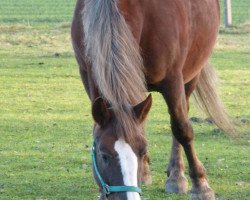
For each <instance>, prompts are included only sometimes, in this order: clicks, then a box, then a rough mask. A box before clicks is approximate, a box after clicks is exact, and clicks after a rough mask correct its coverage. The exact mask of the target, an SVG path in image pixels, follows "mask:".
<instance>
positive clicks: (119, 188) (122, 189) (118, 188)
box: [92, 143, 142, 196]
mask: <svg viewBox="0 0 250 200" xmlns="http://www.w3.org/2000/svg"><path fill="white" fill-rule="evenodd" d="M92 162H93V166H94V170H95V173H96V175H97V177H98V179H99V181H100V183H101V186H102V192H103V193H104V194H105V195H106V196H108V195H109V194H110V193H115V192H138V193H139V194H141V192H142V191H141V188H139V187H135V186H109V185H108V184H106V183H105V182H104V180H103V179H102V176H101V174H100V173H99V170H98V167H97V163H96V156H95V143H94V144H93V146H92Z"/></svg>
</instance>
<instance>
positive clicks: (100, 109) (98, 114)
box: [92, 97, 112, 127]
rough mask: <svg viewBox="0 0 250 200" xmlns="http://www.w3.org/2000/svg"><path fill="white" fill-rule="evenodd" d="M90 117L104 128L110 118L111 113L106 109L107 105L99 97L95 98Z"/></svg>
mask: <svg viewBox="0 0 250 200" xmlns="http://www.w3.org/2000/svg"><path fill="white" fill-rule="evenodd" d="M92 115H93V118H94V120H95V122H96V123H97V124H99V125H100V126H101V127H103V126H105V125H106V124H107V123H108V122H109V120H110V119H111V116H112V111H110V110H109V109H108V106H107V103H106V102H105V100H104V99H103V98H101V97H99V98H97V99H96V100H95V101H94V103H93V105H92Z"/></svg>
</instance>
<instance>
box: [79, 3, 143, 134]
mask: <svg viewBox="0 0 250 200" xmlns="http://www.w3.org/2000/svg"><path fill="white" fill-rule="evenodd" d="M83 25H84V36H85V47H86V56H87V57H88V59H89V62H90V63H91V64H92V74H93V79H94V81H95V84H96V86H97V88H98V90H99V93H100V95H101V96H102V97H103V98H104V99H106V100H107V101H108V102H109V103H110V104H111V106H112V108H113V110H114V113H115V115H116V116H117V118H118V119H120V122H121V123H123V124H122V125H121V126H123V127H125V126H126V131H127V132H129V130H128V129H129V128H130V127H131V126H133V124H131V123H133V122H132V121H131V120H130V119H131V115H130V114H129V113H131V108H132V105H135V104H138V103H140V102H142V101H143V100H145V98H146V94H145V91H146V86H145V85H146V84H145V76H144V72H143V63H142V58H141V55H140V52H139V46H138V44H137V43H136V41H135V39H134V37H133V35H132V33H131V30H130V29H129V27H128V25H127V23H126V21H125V19H124V17H123V16H122V15H121V14H120V12H119V9H118V0H85V7H84V10H83ZM131 131H132V130H131ZM131 134H132V133H131Z"/></svg>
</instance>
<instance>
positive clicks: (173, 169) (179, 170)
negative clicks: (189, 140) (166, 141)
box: [165, 137, 188, 193]
mask: <svg viewBox="0 0 250 200" xmlns="http://www.w3.org/2000/svg"><path fill="white" fill-rule="evenodd" d="M167 175H168V179H167V182H166V186H165V191H166V192H168V193H186V192H187V190H188V181H187V178H186V177H185V175H184V162H183V158H182V146H181V144H180V143H179V142H178V141H177V140H176V139H175V137H173V143H172V151H171V157H170V161H169V164H168V167H167Z"/></svg>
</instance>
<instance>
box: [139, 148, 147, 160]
mask: <svg viewBox="0 0 250 200" xmlns="http://www.w3.org/2000/svg"><path fill="white" fill-rule="evenodd" d="M146 154H147V148H145V147H143V148H141V149H140V151H139V156H140V157H141V158H142V157H143V156H145V155H146Z"/></svg>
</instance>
